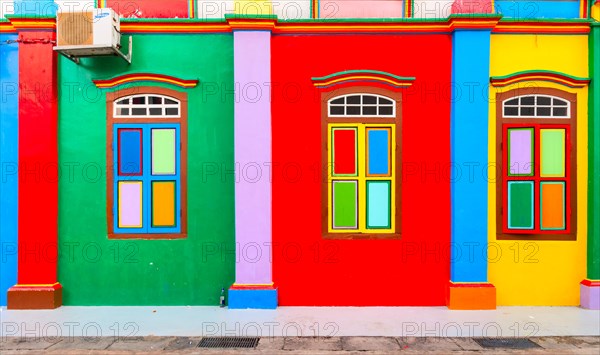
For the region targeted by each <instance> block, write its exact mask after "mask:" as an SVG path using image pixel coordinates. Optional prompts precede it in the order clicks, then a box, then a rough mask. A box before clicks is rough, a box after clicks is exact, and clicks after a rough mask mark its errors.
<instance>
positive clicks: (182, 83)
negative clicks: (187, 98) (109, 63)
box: [92, 73, 198, 89]
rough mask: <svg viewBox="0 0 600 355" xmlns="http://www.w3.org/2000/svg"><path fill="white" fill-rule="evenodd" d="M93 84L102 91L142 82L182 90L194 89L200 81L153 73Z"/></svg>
mask: <svg viewBox="0 0 600 355" xmlns="http://www.w3.org/2000/svg"><path fill="white" fill-rule="evenodd" d="M92 82H93V83H94V84H95V85H96V87H98V88H100V89H112V88H115V87H118V86H121V85H125V84H131V83H140V82H149V83H161V84H169V85H174V86H178V87H181V88H194V87H196V86H197V85H198V80H187V79H179V78H176V77H173V76H169V75H162V74H152V73H134V74H126V75H120V76H117V77H114V78H111V79H95V80H92Z"/></svg>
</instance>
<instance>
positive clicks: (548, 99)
mask: <svg viewBox="0 0 600 355" xmlns="http://www.w3.org/2000/svg"><path fill="white" fill-rule="evenodd" d="M502 104H503V114H504V117H519V118H536V117H537V118H565V119H568V118H571V103H570V102H569V101H567V100H565V99H562V98H560V97H556V96H550V95H522V96H516V97H513V98H509V99H506V100H504V101H503V103H502Z"/></svg>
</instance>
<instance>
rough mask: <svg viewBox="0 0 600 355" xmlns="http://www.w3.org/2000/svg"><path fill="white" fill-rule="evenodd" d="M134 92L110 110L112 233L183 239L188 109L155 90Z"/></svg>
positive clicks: (118, 101)
mask: <svg viewBox="0 0 600 355" xmlns="http://www.w3.org/2000/svg"><path fill="white" fill-rule="evenodd" d="M156 90H160V91H161V92H162V91H165V90H166V89H156ZM135 92H136V94H133V95H126V96H121V97H119V98H116V99H114V100H113V101H112V103H111V106H112V107H111V108H110V114H109V127H108V136H109V138H110V139H109V142H111V143H110V144H111V147H110V149H109V157H108V161H109V162H110V163H112V169H111V173H109V176H110V178H112V179H110V180H112V181H109V189H108V195H109V196H108V201H109V211H110V216H111V218H109V235H110V236H111V237H113V238H127V237H134V238H135V237H141V238H144V237H148V236H149V235H156V236H155V237H158V238H181V237H185V208H186V206H185V180H186V179H185V166H186V164H185V161H184V160H182V159H185V154H183V152H182V150H183V149H184V147H185V142H183V140H184V139H185V134H184V133H185V126H186V124H185V123H186V117H185V105H182V100H181V99H180V98H176V97H173V96H168V95H164V94H159V93H156V92H155V91H151V90H149V92H148V93H139V90H136V91H135ZM121 94H123V93H122V92H121ZM171 94H174V95H181V94H180V93H175V92H174V93H171Z"/></svg>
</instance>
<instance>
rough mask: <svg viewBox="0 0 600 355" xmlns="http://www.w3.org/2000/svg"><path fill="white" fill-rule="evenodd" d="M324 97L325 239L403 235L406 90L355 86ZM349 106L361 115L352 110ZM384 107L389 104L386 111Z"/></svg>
mask: <svg viewBox="0 0 600 355" xmlns="http://www.w3.org/2000/svg"><path fill="white" fill-rule="evenodd" d="M321 95H322V105H321V115H322V117H321V118H322V129H321V131H322V145H323V149H322V151H323V155H322V161H323V164H324V166H325V165H326V169H324V171H323V174H327V175H326V176H327V178H324V179H323V181H324V182H323V185H322V203H323V205H322V211H323V213H322V233H323V237H324V238H325V239H399V238H400V231H401V219H400V206H401V205H400V196H401V178H400V164H401V149H400V147H401V129H402V124H401V103H402V94H401V93H400V92H398V91H392V90H389V89H383V88H379V87H370V86H353V87H346V88H340V89H337V90H335V91H329V92H322V93H321ZM374 100H375V101H374ZM379 100H381V104H380V103H379V102H380V101H379ZM348 107H353V108H352V110H359V111H360V113H359V112H358V111H352V112H348V111H347V109H348ZM379 107H384V108H385V110H384V111H382V114H379ZM365 108H366V109H365ZM341 110H343V111H344V112H343V114H342V113H341V112H342V111H341Z"/></svg>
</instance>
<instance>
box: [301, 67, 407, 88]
mask: <svg viewBox="0 0 600 355" xmlns="http://www.w3.org/2000/svg"><path fill="white" fill-rule="evenodd" d="M312 81H313V84H314V85H315V86H316V87H317V88H320V89H325V88H331V87H333V86H342V85H346V84H351V85H360V84H361V83H366V84H379V85H385V86H391V87H392V88H406V87H409V86H411V85H412V84H413V82H414V81H415V78H414V77H402V76H398V75H394V74H390V73H386V72H383V71H378V70H346V71H341V72H337V73H333V74H329V75H326V76H322V77H314V78H312Z"/></svg>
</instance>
